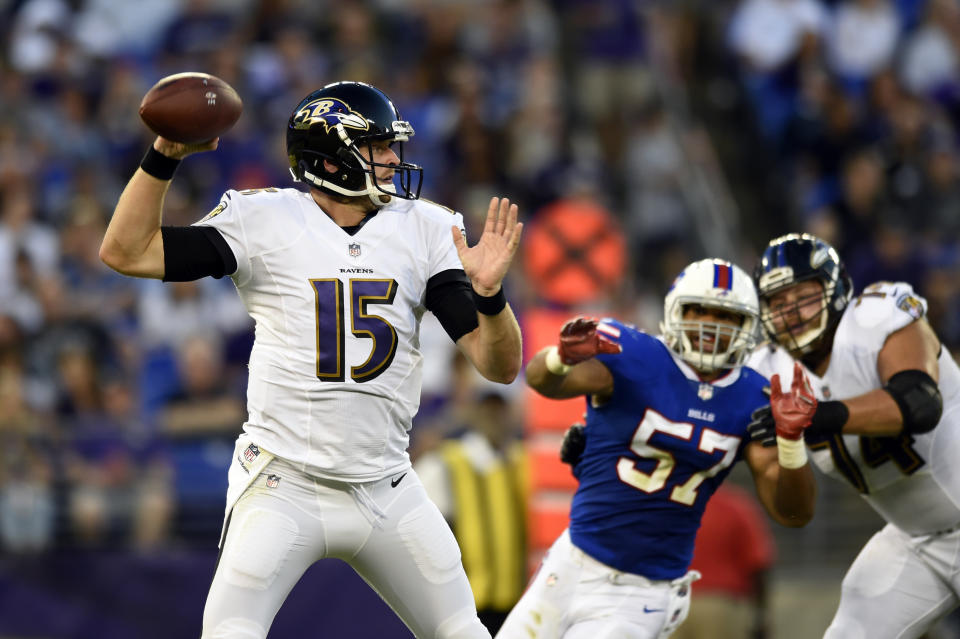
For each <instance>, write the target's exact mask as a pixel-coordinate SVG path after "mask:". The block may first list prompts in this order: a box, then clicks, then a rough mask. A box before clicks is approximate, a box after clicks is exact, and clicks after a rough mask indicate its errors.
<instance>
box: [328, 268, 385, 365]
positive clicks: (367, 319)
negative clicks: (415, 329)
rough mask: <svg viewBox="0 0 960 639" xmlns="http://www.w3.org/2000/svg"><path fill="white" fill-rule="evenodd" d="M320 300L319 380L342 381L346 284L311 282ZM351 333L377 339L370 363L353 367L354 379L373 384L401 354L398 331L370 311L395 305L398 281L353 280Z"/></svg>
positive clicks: (369, 359) (350, 283) (372, 348)
mask: <svg viewBox="0 0 960 639" xmlns="http://www.w3.org/2000/svg"><path fill="white" fill-rule="evenodd" d="M310 284H311V285H313V292H314V293H315V294H316V300H317V377H318V378H319V379H320V381H322V382H342V381H344V373H345V369H346V365H345V364H344V335H345V331H346V328H345V323H346V318H345V316H344V300H343V282H342V281H341V280H339V279H337V278H330V279H317V280H310ZM349 285H350V298H349V299H350V308H349V311H350V332H351V333H353V334H354V336H356V337H364V338H367V339H371V340H373V345H372V347H371V349H370V355H369V357H367V361H365V362H363V363H362V364H360V365H359V366H351V367H350V379H352V380H353V381H355V382H369V381H370V380H372V379H375V378H376V377H377V376H379V375H380V374H381V373H383V372H384V371H385V370H387V367H389V366H390V363H391V362H392V361H393V357H394V355H396V354H397V329H395V328H394V327H393V325H392V324H390V322H388V321H387V320H386V319H384V318H383V317H380V316H379V315H373V314H371V313H369V312H368V309H369V307H370V306H371V305H373V304H393V300H394V298H395V297H396V295H397V281H396V280H392V279H391V280H374V279H351V280H350V281H349Z"/></svg>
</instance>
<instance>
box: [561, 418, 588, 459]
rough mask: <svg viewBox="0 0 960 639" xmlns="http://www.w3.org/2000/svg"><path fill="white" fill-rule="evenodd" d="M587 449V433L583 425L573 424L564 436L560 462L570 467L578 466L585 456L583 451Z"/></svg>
mask: <svg viewBox="0 0 960 639" xmlns="http://www.w3.org/2000/svg"><path fill="white" fill-rule="evenodd" d="M586 447H587V433H586V431H585V430H584V425H583V424H573V425H572V426H571V427H570V428H568V429H567V432H565V433H564V434H563V443H562V444H560V461H562V462H563V463H564V464H570V466H576V465H577V464H578V463H579V462H580V457H581V456H583V449H584V448H586Z"/></svg>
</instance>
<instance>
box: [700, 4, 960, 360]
mask: <svg viewBox="0 0 960 639" xmlns="http://www.w3.org/2000/svg"><path fill="white" fill-rule="evenodd" d="M728 8H729V11H728V12H726V13H723V15H722V16H718V17H715V18H714V20H715V22H713V24H711V26H710V28H711V31H712V32H713V33H715V34H717V41H722V42H723V43H724V45H725V48H726V52H727V55H726V57H725V59H724V62H723V63H722V64H720V65H716V67H715V68H714V69H713V70H712V71H711V72H712V73H713V74H714V76H713V77H714V78H719V77H726V78H728V79H730V80H731V81H732V82H735V86H736V89H737V90H738V91H739V92H740V96H741V97H742V105H743V107H744V109H743V110H744V111H745V112H746V113H747V114H748V117H749V118H750V119H751V120H752V121H753V123H754V124H755V127H754V131H755V134H756V142H757V143H756V144H754V145H750V146H749V147H748V149H747V150H744V151H743V155H744V156H745V155H748V154H749V155H751V156H752V159H751V158H746V157H743V156H741V157H742V159H743V161H744V163H745V164H747V165H750V166H753V167H754V168H755V169H756V170H758V171H762V172H764V173H765V174H766V176H767V179H768V180H769V182H770V183H771V184H773V185H775V190H774V192H773V193H772V194H771V197H770V198H769V201H767V202H766V205H765V206H764V207H762V208H761V210H759V211H758V212H757V214H758V215H768V216H776V217H780V218H783V219H784V220H785V221H787V222H788V224H786V225H784V224H781V226H790V227H791V228H792V229H794V230H795V229H803V230H808V231H811V232H813V233H815V234H817V235H820V236H821V237H823V238H825V239H827V240H829V241H830V242H831V243H833V244H834V246H835V247H836V248H837V249H838V250H839V251H840V254H841V256H843V257H844V258H845V260H846V263H847V266H848V268H849V270H850V273H851V275H852V277H853V280H854V283H855V284H856V286H857V291H860V290H862V288H863V287H865V286H866V285H867V284H869V283H871V282H873V281H878V280H893V281H896V280H904V281H908V282H912V283H913V284H914V286H915V287H916V288H917V289H918V290H919V291H920V292H921V293H922V294H923V295H924V296H926V297H927V299H928V301H929V303H930V320H931V322H932V323H933V324H934V326H935V327H936V329H937V331H938V334H939V335H940V337H941V338H942V339H943V341H944V342H945V343H946V344H947V345H948V346H949V347H950V348H951V349H953V350H954V351H955V352H956V349H957V348H958V346H960V313H958V311H960V306H958V303H960V296H958V291H960V278H958V270H960V244H958V239H960V179H958V178H960V155H958V151H960V131H958V125H960V3H958V2H956V0H842V1H840V0H741V1H740V2H737V3H730V4H729V7H728ZM720 93H721V94H722V93H723V91H721V92H720ZM724 99H725V98H722V97H720V98H718V97H717V96H714V103H715V104H716V103H717V102H723V101H724ZM753 187H754V188H757V185H756V184H754V185H753ZM745 188H751V187H750V185H745ZM763 188H764V187H762V186H761V187H759V189H758V190H763Z"/></svg>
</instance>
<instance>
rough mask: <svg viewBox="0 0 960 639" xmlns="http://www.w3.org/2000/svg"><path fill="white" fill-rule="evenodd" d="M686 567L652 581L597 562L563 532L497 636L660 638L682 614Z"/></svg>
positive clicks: (689, 578)
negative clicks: (680, 574) (681, 573)
mask: <svg viewBox="0 0 960 639" xmlns="http://www.w3.org/2000/svg"><path fill="white" fill-rule="evenodd" d="M699 578H700V573H698V572H696V571H690V572H689V573H687V574H686V575H685V576H684V577H681V578H679V579H674V580H673V581H651V580H649V579H647V578H645V577H642V576H640V575H634V574H631V573H624V572H620V571H619V570H616V569H615V568H611V567H610V566H607V565H605V564H602V563H600V562H599V561H597V560H596V559H594V558H592V557H590V556H589V555H587V554H586V553H584V552H583V551H582V550H580V549H579V548H577V547H576V546H574V545H573V543H572V542H571V541H570V534H569V533H568V532H567V531H563V534H561V535H560V537H558V538H557V540H556V541H555V542H554V543H553V545H552V546H551V547H550V550H549V551H547V554H546V555H545V556H544V558H543V563H542V564H541V565H540V569H539V570H538V571H537V574H536V576H535V577H534V578H533V581H532V582H531V584H530V586H529V587H528V588H527V591H526V592H525V593H524V595H523V597H522V598H521V599H520V602H519V603H517V605H516V606H515V607H514V608H513V610H512V611H511V612H510V615H509V616H508V617H507V620H506V621H505V622H504V624H503V627H501V628H500V632H498V633H497V639H555V638H556V637H564V639H664V638H666V637H669V636H670V635H671V634H672V633H673V631H674V630H676V629H677V627H678V626H679V625H680V624H681V623H683V620H684V619H686V618H687V613H688V612H689V611H690V584H691V583H692V582H693V581H695V580H697V579H699Z"/></svg>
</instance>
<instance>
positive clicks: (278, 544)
mask: <svg viewBox="0 0 960 639" xmlns="http://www.w3.org/2000/svg"><path fill="white" fill-rule="evenodd" d="M236 525H237V530H236V531H228V533H227V534H228V539H227V548H226V550H225V552H224V556H223V562H224V578H225V579H226V580H227V582H228V583H230V584H231V585H234V586H238V587H240V588H248V589H250V590H266V589H267V588H269V587H270V585H271V584H272V583H273V581H274V580H275V579H276V578H277V575H278V574H279V573H280V568H281V566H282V565H283V560H284V559H285V558H286V556H287V554H288V553H289V552H290V549H291V548H292V547H293V543H294V542H295V540H296V538H297V535H298V533H299V530H300V529H299V526H297V522H296V521H294V519H293V518H292V517H290V516H289V515H285V514H283V513H280V512H276V511H273V510H266V509H263V508H255V509H253V510H249V511H246V512H244V513H243V514H242V515H241V517H240V520H239V521H237V522H236ZM221 625H222V624H221Z"/></svg>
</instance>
